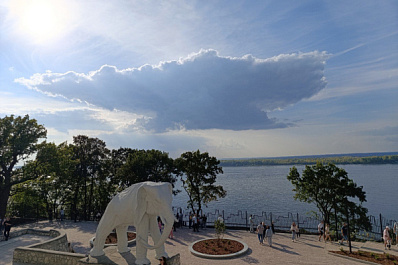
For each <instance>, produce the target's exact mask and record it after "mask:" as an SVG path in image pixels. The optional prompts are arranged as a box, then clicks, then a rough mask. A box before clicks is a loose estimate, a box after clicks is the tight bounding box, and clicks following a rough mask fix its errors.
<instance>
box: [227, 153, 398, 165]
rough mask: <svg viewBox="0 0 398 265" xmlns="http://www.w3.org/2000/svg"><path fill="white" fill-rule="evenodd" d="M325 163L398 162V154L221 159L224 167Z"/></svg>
mask: <svg viewBox="0 0 398 265" xmlns="http://www.w3.org/2000/svg"><path fill="white" fill-rule="evenodd" d="M318 162H321V163H324V164H328V163H331V164H339V165H347V164H398V155H384V156H368V157H358V156H354V155H352V156H334V157H322V158H319V157H309V158H253V159H232V160H221V165H222V166H223V167H247V166H275V165H315V164H316V163H318Z"/></svg>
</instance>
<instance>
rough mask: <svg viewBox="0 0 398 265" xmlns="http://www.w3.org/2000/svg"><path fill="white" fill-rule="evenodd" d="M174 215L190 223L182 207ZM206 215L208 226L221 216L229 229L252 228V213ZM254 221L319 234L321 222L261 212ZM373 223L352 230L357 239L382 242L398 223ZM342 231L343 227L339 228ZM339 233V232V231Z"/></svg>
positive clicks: (385, 220)
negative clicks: (367, 228) (385, 234)
mask: <svg viewBox="0 0 398 265" xmlns="http://www.w3.org/2000/svg"><path fill="white" fill-rule="evenodd" d="M173 209H174V213H175V214H177V213H179V214H181V213H182V215H183V222H184V224H185V225H188V223H189V215H190V213H191V212H190V211H189V210H187V209H182V208H181V207H174V208H173ZM203 215H205V216H206V217H207V222H206V224H207V226H210V227H211V226H213V224H214V221H216V220H217V218H218V217H219V216H221V217H222V218H223V220H224V223H225V225H226V226H227V228H229V229H246V230H249V228H250V221H249V218H250V213H249V212H248V211H241V210H239V211H237V212H236V213H229V212H226V211H224V210H214V211H212V212H204V211H203V212H201V213H200V216H203ZM252 220H253V222H254V224H255V225H254V226H255V227H256V226H257V225H258V224H259V223H260V222H264V223H265V224H266V225H271V223H273V224H274V227H275V230H277V231H283V232H288V231H289V230H290V226H291V224H292V222H295V223H296V224H298V227H299V228H300V231H301V232H302V233H318V224H319V223H320V222H321V219H320V218H316V217H310V216H306V215H302V214H299V213H295V214H293V213H287V214H283V213H272V212H261V214H252ZM369 221H370V223H371V227H372V229H371V231H365V230H358V229H355V228H354V229H352V230H353V231H352V232H354V233H355V237H356V238H357V239H363V240H374V241H380V240H381V239H382V235H383V230H384V228H385V226H387V225H388V226H390V228H392V226H393V225H394V223H395V222H396V220H394V219H388V218H385V217H383V216H382V215H381V214H380V215H379V216H378V217H375V216H372V215H371V216H369ZM339 229H341V227H339ZM331 230H334V226H333V225H331ZM338 233H339V231H338Z"/></svg>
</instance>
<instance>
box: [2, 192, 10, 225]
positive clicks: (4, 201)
mask: <svg viewBox="0 0 398 265" xmlns="http://www.w3.org/2000/svg"><path fill="white" fill-rule="evenodd" d="M10 190H11V187H9V186H3V187H1V188H0V218H1V219H4V217H5V216H6V211H7V203H8V197H9V196H10Z"/></svg>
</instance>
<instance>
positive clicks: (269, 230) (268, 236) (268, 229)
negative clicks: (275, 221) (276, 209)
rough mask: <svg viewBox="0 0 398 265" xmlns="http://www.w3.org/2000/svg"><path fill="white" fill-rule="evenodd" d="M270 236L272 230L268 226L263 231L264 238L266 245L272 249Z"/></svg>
mask: <svg viewBox="0 0 398 265" xmlns="http://www.w3.org/2000/svg"><path fill="white" fill-rule="evenodd" d="M272 234H273V233H272V229H271V228H270V227H269V226H267V230H266V231H265V236H266V238H267V241H268V245H269V246H270V247H272Z"/></svg>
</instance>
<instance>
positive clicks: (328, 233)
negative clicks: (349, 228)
mask: <svg viewBox="0 0 398 265" xmlns="http://www.w3.org/2000/svg"><path fill="white" fill-rule="evenodd" d="M328 240H330V241H332V239H331V238H330V225H329V224H328V223H326V224H325V243H326V241H328Z"/></svg>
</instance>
